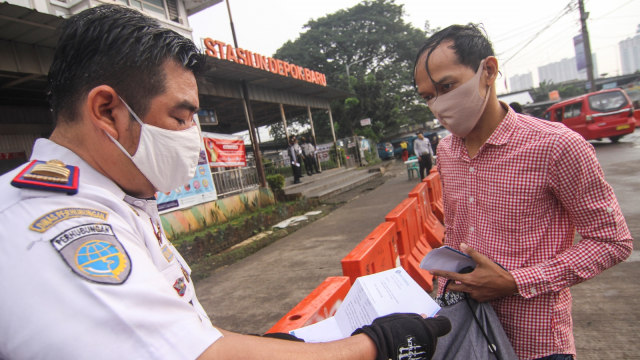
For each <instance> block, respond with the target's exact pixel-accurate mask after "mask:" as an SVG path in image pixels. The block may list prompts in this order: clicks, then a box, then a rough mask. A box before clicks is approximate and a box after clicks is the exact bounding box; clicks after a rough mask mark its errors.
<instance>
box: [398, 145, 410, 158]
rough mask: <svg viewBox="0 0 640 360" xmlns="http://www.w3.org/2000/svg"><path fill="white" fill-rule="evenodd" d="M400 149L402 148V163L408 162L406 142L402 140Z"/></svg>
mask: <svg viewBox="0 0 640 360" xmlns="http://www.w3.org/2000/svg"><path fill="white" fill-rule="evenodd" d="M400 147H401V148H402V161H407V160H409V150H407V142H406V141H404V140H402V142H401V143H400Z"/></svg>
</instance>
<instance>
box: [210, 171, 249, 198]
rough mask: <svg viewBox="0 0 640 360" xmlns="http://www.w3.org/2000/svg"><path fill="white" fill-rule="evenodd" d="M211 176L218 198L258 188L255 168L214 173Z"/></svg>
mask: <svg viewBox="0 0 640 360" xmlns="http://www.w3.org/2000/svg"><path fill="white" fill-rule="evenodd" d="M211 175H212V176H213V182H214V183H215V184H216V192H217V193H218V197H220V198H223V197H226V196H229V195H233V194H237V193H241V192H245V191H248V190H253V189H257V188H258V187H259V186H260V182H259V181H258V171H257V170H256V167H255V166H250V167H243V168H234V169H231V170H222V171H216V172H212V173H211Z"/></svg>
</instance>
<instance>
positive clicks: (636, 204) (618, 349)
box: [571, 130, 640, 360]
mask: <svg viewBox="0 0 640 360" xmlns="http://www.w3.org/2000/svg"><path fill="white" fill-rule="evenodd" d="M591 143H592V144H593V145H594V147H595V148H596V154H597V156H598V159H599V160H600V163H601V164H602V168H603V170H604V173H605V177H606V179H607V181H608V182H609V183H610V184H611V186H613V189H614V192H615V193H616V197H617V198H618V201H619V203H620V206H621V208H622V212H623V214H624V216H625V219H626V220H627V225H628V226H629V229H630V230H631V235H632V236H633V238H634V240H635V241H634V251H633V253H632V255H631V257H630V258H629V259H628V260H627V261H626V262H624V263H622V264H619V265H617V266H614V267H613V268H611V269H609V270H606V271H605V272H603V273H602V274H600V275H598V276H597V277H595V278H593V279H591V280H589V281H587V282H584V283H582V284H578V285H576V286H574V287H573V288H572V289H571V290H572V291H571V292H572V295H573V298H574V302H573V321H574V336H575V339H576V347H577V350H578V359H582V360H585V359H587V360H597V359H598V360H599V359H640V335H638V334H640V298H639V297H640V280H639V279H640V248H638V241H637V240H638V239H640V196H639V195H640V130H636V132H635V133H634V134H631V135H628V136H627V137H624V138H622V139H621V140H620V143H618V144H612V143H610V142H608V141H602V142H598V141H593V142H591Z"/></svg>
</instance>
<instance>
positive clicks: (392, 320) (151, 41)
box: [0, 5, 450, 360]
mask: <svg viewBox="0 0 640 360" xmlns="http://www.w3.org/2000/svg"><path fill="white" fill-rule="evenodd" d="M204 66H206V64H205V59H204V55H203V54H201V53H200V52H199V50H198V49H197V47H196V46H195V44H193V42H192V41H191V40H189V39H186V38H184V37H183V36H181V35H179V34H178V33H176V32H174V31H172V30H169V29H167V28H164V27H162V26H161V25H160V24H159V23H158V22H157V21H156V20H154V19H152V18H149V17H147V16H145V15H143V14H141V13H140V12H138V11H136V10H134V9H131V8H127V7H121V6H118V5H102V6H98V7H94V8H90V9H88V10H85V11H83V12H81V13H79V14H77V15H74V16H72V17H71V18H69V19H67V20H65V22H64V24H63V25H62V28H61V34H60V36H59V37H58V44H57V48H56V50H55V54H54V56H53V59H52V64H51V68H50V71H49V81H48V84H49V90H50V104H51V109H52V111H53V118H54V119H55V128H54V130H53V133H52V134H51V137H50V138H49V139H38V140H37V141H36V143H35V146H34V149H33V155H32V160H31V161H30V162H29V163H27V164H24V165H22V166H20V167H19V168H17V169H15V170H12V171H10V172H9V173H7V174H5V175H3V176H0V250H1V251H0V274H2V275H4V276H3V277H4V279H3V286H4V287H5V288H6V289H10V292H11V294H13V295H12V296H9V295H11V294H8V293H5V296H2V297H0V339H2V341H0V358H1V359H6V360H10V359H87V358H89V359H98V360H101V359H196V358H198V359H216V360H224V359H249V360H251V359H354V360H355V359H371V360H373V359H382V358H384V359H387V358H394V359H399V358H400V356H401V355H400V352H401V350H402V349H406V347H407V343H409V344H413V345H414V349H415V350H416V351H420V352H422V354H423V355H422V356H421V357H420V358H425V359H427V358H430V357H431V356H432V354H433V351H434V349H435V346H436V341H437V337H438V336H441V335H443V334H445V333H446V332H448V331H449V329H450V323H449V321H448V320H447V319H446V318H431V319H424V318H422V317H421V316H420V315H416V314H394V315H389V316H385V317H381V318H379V319H376V320H375V321H374V322H373V323H372V324H370V325H366V326H363V327H362V328H360V329H359V330H356V331H355V332H354V334H352V336H350V337H347V338H345V339H343V340H339V341H334V342H328V343H321V344H306V343H304V342H299V341H285V340H281V339H273V338H268V337H259V336H250V335H243V334H238V333H233V332H229V331H226V330H223V329H220V328H217V327H215V326H214V325H213V324H212V323H211V320H210V319H209V317H208V315H207V313H206V312H205V311H204V309H203V308H202V306H201V305H200V303H199V301H198V298H197V296H196V293H195V288H194V286H193V280H192V278H191V270H190V268H189V266H188V265H187V263H186V262H185V261H184V259H183V258H182V256H180V254H179V253H178V251H177V250H176V249H175V247H174V246H173V245H172V244H171V242H170V241H169V240H168V239H167V237H166V236H165V233H164V230H163V229H162V224H161V221H160V216H159V215H158V208H157V203H156V200H155V194H156V192H158V191H162V192H166V191H170V190H172V189H175V188H177V187H179V186H181V185H183V184H185V183H187V182H188V181H189V180H190V179H191V178H192V177H193V175H194V174H195V171H196V168H197V164H198V158H199V155H200V144H201V141H202V140H201V135H200V130H199V127H198V125H197V124H196V122H195V120H194V115H195V114H196V113H197V111H198V107H199V98H198V88H197V83H196V74H199V73H200V72H201V71H202V70H204ZM159 154H161V156H159ZM281 335H282V336H283V337H284V336H286V334H281Z"/></svg>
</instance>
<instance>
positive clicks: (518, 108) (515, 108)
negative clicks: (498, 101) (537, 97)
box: [509, 101, 524, 114]
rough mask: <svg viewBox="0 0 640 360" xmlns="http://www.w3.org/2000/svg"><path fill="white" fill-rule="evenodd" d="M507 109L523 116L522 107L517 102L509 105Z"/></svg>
mask: <svg viewBox="0 0 640 360" xmlns="http://www.w3.org/2000/svg"><path fill="white" fill-rule="evenodd" d="M509 107H511V108H512V109H513V111H515V112H516V113H518V114H524V112H523V111H522V105H520V103H519V102H516V101H514V102H512V103H511V104H509Z"/></svg>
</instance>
